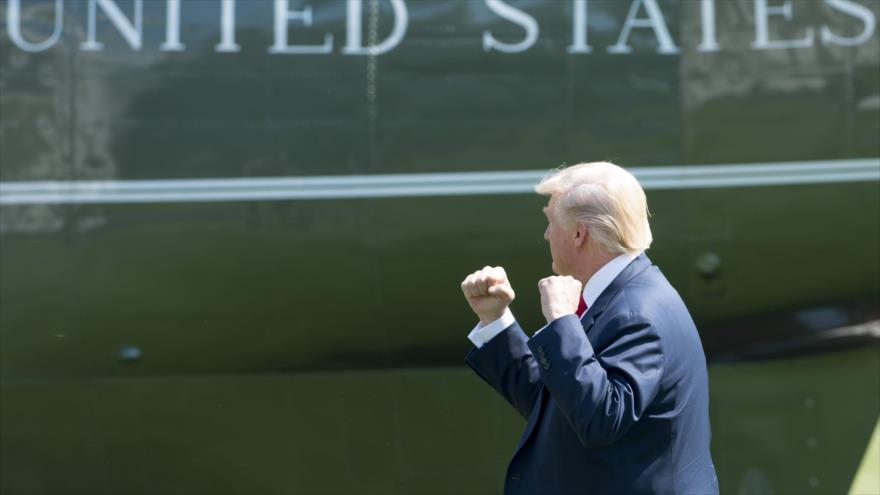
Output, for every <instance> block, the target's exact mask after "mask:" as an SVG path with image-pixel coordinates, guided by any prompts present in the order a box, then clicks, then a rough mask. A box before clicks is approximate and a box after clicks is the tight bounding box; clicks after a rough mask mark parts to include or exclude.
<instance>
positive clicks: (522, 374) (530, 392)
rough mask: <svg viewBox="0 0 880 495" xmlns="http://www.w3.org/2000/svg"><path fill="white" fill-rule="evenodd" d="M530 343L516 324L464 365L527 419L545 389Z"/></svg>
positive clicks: (469, 356)
mask: <svg viewBox="0 0 880 495" xmlns="http://www.w3.org/2000/svg"><path fill="white" fill-rule="evenodd" d="M527 341H528V337H527V336H526V334H525V332H523V330H522V328H521V327H520V326H519V324H518V323H516V322H514V323H513V324H512V325H510V326H509V327H507V328H505V329H504V330H503V331H502V332H501V333H499V334H498V335H496V336H495V337H493V338H492V339H491V340H489V341H488V342H486V343H485V344H483V346H482V347H479V348H474V349H471V352H469V353H468V355H467V356H466V357H465V363H467V365H468V366H470V367H471V368H472V369H473V370H474V371H475V372H476V373H477V375H479V376H480V378H482V379H483V380H485V381H486V383H488V384H489V385H490V386H491V387H492V388H494V389H495V390H496V391H497V392H498V393H499V394H501V396H502V397H504V399H505V400H507V402H509V403H510V405H512V406H513V408H514V409H516V410H517V412H519V413H520V415H521V416H522V417H524V418H526V419H528V417H529V414H530V413H531V411H532V407H533V406H534V405H535V400H536V399H537V397H538V392H540V390H541V385H542V384H541V375H540V373H539V372H538V364H537V362H536V361H535V357H534V356H533V355H532V352H531V351H530V350H529V347H528V345H527Z"/></svg>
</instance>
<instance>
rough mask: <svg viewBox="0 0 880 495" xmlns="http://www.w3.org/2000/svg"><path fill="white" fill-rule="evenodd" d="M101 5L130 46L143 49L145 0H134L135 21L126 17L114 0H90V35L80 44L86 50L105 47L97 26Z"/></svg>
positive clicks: (97, 49)
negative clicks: (97, 32)
mask: <svg viewBox="0 0 880 495" xmlns="http://www.w3.org/2000/svg"><path fill="white" fill-rule="evenodd" d="M99 5H100V6H101V10H103V11H104V15H106V16H107V19H109V20H110V22H111V23H112V24H113V25H114V26H116V30H117V31H119V34H121V35H122V37H123V38H125V41H127V42H128V44H129V46H131V47H132V48H134V49H135V50H140V49H141V39H142V35H143V17H144V5H143V0H134V22H131V21H129V20H128V18H126V17H125V14H123V13H122V11H121V10H119V6H118V5H116V2H115V1H114V0H89V15H88V36H87V37H86V41H85V42H83V43H82V44H81V45H80V48H81V49H83V50H85V51H99V50H102V49H103V48H104V44H103V43H99V42H98V40H97V39H96V38H97V34H96V31H97V29H96V28H95V24H96V19H95V18H96V17H97V16H98V12H97V11H98V6H99Z"/></svg>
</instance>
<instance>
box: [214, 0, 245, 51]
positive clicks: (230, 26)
mask: <svg viewBox="0 0 880 495" xmlns="http://www.w3.org/2000/svg"><path fill="white" fill-rule="evenodd" d="M214 51H215V52H220V53H235V52H240V51H241V45H239V44H238V43H236V42H235V0H221V3H220V43H218V44H216V45H214Z"/></svg>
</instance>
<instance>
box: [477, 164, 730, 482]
mask: <svg viewBox="0 0 880 495" xmlns="http://www.w3.org/2000/svg"><path fill="white" fill-rule="evenodd" d="M535 189H536V191H537V192H538V193H539V194H543V195H549V196H550V200H549V202H548V205H547V207H546V208H544V213H545V215H546V216H547V220H548V226H547V230H546V231H545V232H544V239H546V240H547V241H549V243H550V255H551V257H552V260H553V263H552V270H553V272H554V273H556V274H557V275H558V276H552V277H547V278H545V279H542V280H541V281H540V282H539V283H538V289H539V291H540V293H541V309H542V312H543V313H544V316H545V318H546V319H547V325H546V326H545V327H543V328H541V329H540V330H538V331H537V332H535V334H534V335H533V336H532V337H531V338H530V337H528V336H526V334H525V333H524V332H523V330H522V328H521V327H520V326H519V324H518V323H517V322H516V320H515V318H514V317H513V315H512V313H511V312H510V309H509V308H508V306H509V305H510V303H511V302H512V301H513V299H514V296H515V294H514V291H513V288H512V287H511V285H510V282H509V281H508V279H507V275H506V274H505V272H504V269H503V268H501V267H489V266H487V267H485V268H483V269H482V270H479V271H477V272H474V273H473V274H471V275H469V276H468V277H467V278H465V280H464V281H463V282H462V284H461V287H462V291H463V292H464V294H465V297H466V298H467V301H468V303H469V304H470V306H471V308H472V309H473V310H474V312H475V313H476V314H477V316H478V317H479V318H480V323H479V324H478V325H477V327H476V328H474V330H473V331H472V332H471V333H470V335H468V338H470V340H471V341H472V342H473V343H474V346H475V348H474V349H472V350H471V352H470V353H469V354H468V355H467V358H466V359H465V362H466V363H467V364H468V365H469V366H470V367H471V368H473V370H474V371H475V372H476V373H477V374H478V375H479V376H480V377H481V378H483V380H485V381H486V382H487V383H488V384H489V385H491V386H492V387H493V388H494V389H495V390H496V391H498V393H500V394H501V395H502V396H503V397H504V398H505V399H506V400H507V401H508V402H509V403H510V404H511V405H512V406H513V407H514V408H515V409H516V410H517V411H518V412H519V413H520V414H521V415H522V416H523V417H524V418H526V420H527V423H526V429H525V432H524V433H523V435H522V438H521V439H520V441H519V445H518V446H517V448H516V451H515V452H514V455H513V458H512V459H511V461H510V463H509V465H508V468H507V474H506V477H505V481H504V493H505V494H520V493H522V494H526V493H528V494H532V493H546V494H556V493H603V494H604V493H607V494H615V495H618V494H634V493H670V494H715V493H718V483H717V478H716V476H715V468H714V465H713V463H712V457H711V454H710V452H709V440H710V436H711V433H710V429H709V390H708V378H707V372H706V359H705V355H704V353H703V348H702V344H701V342H700V337H699V335H698V334H697V329H696V327H695V326H694V323H693V320H692V319H691V317H690V314H689V313H688V310H687V308H686V307H685V305H684V303H683V302H682V300H681V297H680V296H679V295H678V293H677V292H676V291H675V289H673V288H672V286H671V285H670V284H669V282H668V281H667V280H666V278H665V277H664V276H663V274H662V273H661V272H660V270H659V269H658V268H657V267H656V266H654V265H652V264H651V261H650V260H649V259H648V257H647V256H645V255H644V253H643V252H644V251H645V250H646V249H648V247H649V246H650V244H651V240H652V237H651V230H650V227H649V225H648V208H647V202H646V199H645V193H644V191H642V188H641V186H640V185H639V183H638V181H637V180H636V179H635V177H633V176H632V175H631V174H630V173H629V172H627V171H625V170H624V169H622V168H620V167H618V166H616V165H613V164H610V163H604V162H599V163H583V164H578V165H574V166H571V167H568V168H565V169H561V170H558V171H556V173H554V174H552V175H550V176H548V177H546V178H544V179H543V180H542V181H541V182H540V183H539V184H538V185H537V186H536V188H535ZM582 287H583V290H582V289H581V288H582ZM579 306H580V308H579ZM579 309H580V311H581V312H580V316H579V315H578V314H577V313H579V311H578V310H579Z"/></svg>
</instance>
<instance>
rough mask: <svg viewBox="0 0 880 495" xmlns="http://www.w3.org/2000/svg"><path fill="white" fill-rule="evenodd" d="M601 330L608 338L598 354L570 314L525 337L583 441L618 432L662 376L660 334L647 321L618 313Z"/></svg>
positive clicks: (598, 441) (603, 439) (608, 438)
mask: <svg viewBox="0 0 880 495" xmlns="http://www.w3.org/2000/svg"><path fill="white" fill-rule="evenodd" d="M603 332H611V335H613V340H612V341H611V343H610V344H609V345H608V346H607V347H606V348H604V349H603V350H602V352H601V353H600V354H599V355H596V354H595V352H594V351H593V346H592V344H591V343H590V341H589V340H588V339H587V335H586V333H585V332H584V329H583V327H582V326H581V322H580V320H579V319H578V318H577V317H576V316H574V315H568V316H563V317H560V318H558V319H556V320H554V321H553V322H551V323H550V324H549V325H548V326H547V327H545V328H544V330H543V331H542V332H541V333H540V334H538V335H535V336H534V337H532V338H531V339H530V340H529V341H528V346H529V348H530V349H531V350H532V351H533V352H534V353H535V354H537V355H538V356H539V357H540V359H541V366H540V373H541V380H542V381H543V383H544V385H545V386H546V387H547V389H548V390H549V391H550V395H551V396H552V397H553V399H554V400H555V401H556V403H557V404H558V405H559V408H560V410H561V411H562V413H563V415H564V416H565V417H566V419H567V420H568V422H569V424H570V425H571V427H572V429H574V431H575V432H577V435H578V438H579V440H580V442H581V443H582V444H583V445H585V446H591V445H607V444H610V443H612V442H614V441H615V440H617V439H618V438H620V437H621V436H623V435H624V434H625V433H626V432H627V430H629V428H630V427H631V426H632V425H633V424H634V423H635V422H636V421H638V420H639V419H640V418H641V417H642V415H643V414H644V413H645V411H646V410H647V408H648V406H649V405H650V404H651V402H652V401H653V400H654V398H655V397H656V396H657V394H658V392H659V390H660V383H661V378H662V376H663V357H664V356H663V348H662V346H661V342H660V336H659V334H658V333H657V330H656V328H655V327H654V326H652V325H651V323H650V322H649V321H647V320H646V319H644V318H642V317H639V316H638V315H633V314H630V315H624V316H619V317H616V318H614V319H613V320H612V321H611V322H609V324H608V325H606V326H605V328H604V329H603Z"/></svg>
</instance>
